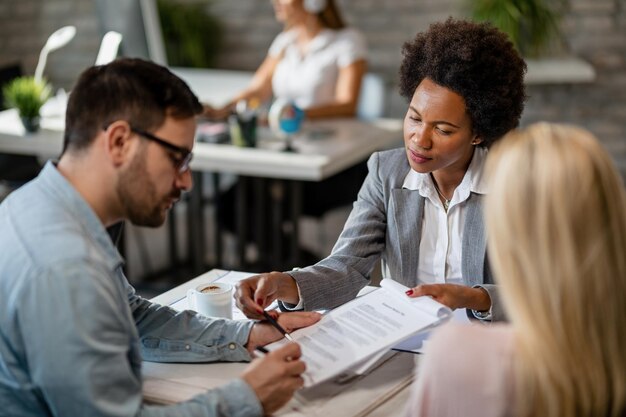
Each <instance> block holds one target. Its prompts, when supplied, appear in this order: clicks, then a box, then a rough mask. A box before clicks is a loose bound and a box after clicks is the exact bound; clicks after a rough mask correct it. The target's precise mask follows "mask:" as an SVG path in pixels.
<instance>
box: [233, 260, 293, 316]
mask: <svg viewBox="0 0 626 417" xmlns="http://www.w3.org/2000/svg"><path fill="white" fill-rule="evenodd" d="M276 299H278V300H281V301H285V302H287V303H289V304H298V301H299V296H298V285H297V284H296V281H295V280H294V279H293V278H292V277H291V275H289V274H285V273H283V272H268V273H266V274H260V275H255V276H253V277H250V278H247V279H244V280H241V281H239V282H238V283H237V289H236V290H235V303H236V304H237V307H239V309H240V310H241V311H243V314H245V315H246V317H248V318H251V319H261V320H262V319H263V310H264V309H265V307H267V306H268V305H270V304H272V302H273V301H274V300H276Z"/></svg>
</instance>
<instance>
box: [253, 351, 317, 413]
mask: <svg viewBox="0 0 626 417" xmlns="http://www.w3.org/2000/svg"><path fill="white" fill-rule="evenodd" d="M301 355H302V353H301V351H300V346H299V345H298V344H297V343H289V344H287V345H285V346H283V347H281V348H280V349H276V350H273V351H272V352H270V353H268V354H267V355H266V356H265V357H263V358H261V359H256V360H254V361H253V362H252V364H250V366H248V368H247V369H246V370H245V371H244V373H243V375H242V376H241V377H242V378H243V380H244V381H246V382H247V383H248V385H250V387H251V388H252V390H253V391H254V393H255V394H256V396H257V398H258V399H259V401H260V402H261V405H262V406H263V411H264V412H265V414H266V415H267V414H270V413H272V412H274V411H276V410H278V409H279V408H280V407H282V406H283V405H285V404H286V403H287V401H289V399H290V398H291V397H292V396H293V394H294V392H295V391H296V390H297V389H299V388H302V386H303V385H304V380H303V379H302V377H301V376H300V375H301V374H302V373H303V372H304V371H305V369H306V366H305V364H304V362H302V361H301V360H299V358H300V356H301Z"/></svg>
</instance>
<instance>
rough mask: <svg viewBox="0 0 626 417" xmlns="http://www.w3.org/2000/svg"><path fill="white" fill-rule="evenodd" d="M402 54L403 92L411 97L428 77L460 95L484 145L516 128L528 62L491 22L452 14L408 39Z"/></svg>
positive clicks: (474, 128) (409, 98)
mask: <svg viewBox="0 0 626 417" xmlns="http://www.w3.org/2000/svg"><path fill="white" fill-rule="evenodd" d="M402 55H403V59H402V65H401V66H400V94H401V95H402V96H403V97H405V98H406V99H407V100H409V101H410V100H411V98H412V97H413V94H414V93H415V89H416V88H417V86H418V85H419V84H420V83H421V82H422V80H423V79H424V78H428V79H430V80H432V81H434V82H435V83H437V84H439V85H441V86H443V87H446V88H448V89H450V90H452V91H454V92H455V93H457V94H459V95H460V96H461V97H463V99H464V100H465V105H466V107H467V112H468V114H469V116H470V119H471V120H472V127H473V132H474V134H476V135H478V136H479V137H480V138H482V142H481V144H480V146H485V147H489V146H490V145H491V144H492V143H493V142H495V141H496V140H498V139H499V138H501V137H502V136H503V135H504V134H505V133H507V132H508V131H509V130H511V129H513V128H515V127H517V126H518V124H519V119H520V116H521V114H522V110H523V109H524V101H525V100H526V93H525V90H524V73H525V72H526V63H525V62H524V60H523V59H522V58H521V57H520V55H519V54H518V53H517V51H516V50H515V47H514V46H513V44H512V43H511V42H510V41H509V39H508V37H507V35H506V34H505V33H503V32H501V31H500V30H498V29H496V28H494V27H493V26H491V25H490V24H488V23H472V22H467V21H463V20H455V19H453V18H448V20H446V21H445V22H443V23H434V24H432V25H431V26H430V27H429V29H428V31H426V32H422V33H418V34H417V36H416V37H415V39H413V40H412V41H410V42H406V43H405V44H404V45H403V47H402Z"/></svg>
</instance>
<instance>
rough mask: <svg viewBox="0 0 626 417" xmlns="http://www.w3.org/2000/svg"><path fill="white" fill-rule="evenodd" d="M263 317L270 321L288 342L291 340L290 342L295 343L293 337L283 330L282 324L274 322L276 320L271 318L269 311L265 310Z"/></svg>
mask: <svg viewBox="0 0 626 417" xmlns="http://www.w3.org/2000/svg"><path fill="white" fill-rule="evenodd" d="M263 316H264V317H265V320H267V321H269V322H270V324H271V325H272V326H274V327H275V328H276V330H278V331H279V332H281V333H282V335H283V336H285V338H286V339H287V340H289V341H290V342H293V341H294V340H293V337H291V335H290V334H289V333H287V331H286V330H285V329H283V327H282V326H281V325H280V324H278V322H277V321H276V320H274V318H273V317H272V316H270V315H269V314H268V312H267V311H265V310H263Z"/></svg>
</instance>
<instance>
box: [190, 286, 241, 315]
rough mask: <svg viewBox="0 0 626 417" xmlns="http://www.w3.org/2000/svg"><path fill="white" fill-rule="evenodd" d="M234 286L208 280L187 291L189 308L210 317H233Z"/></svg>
mask: <svg viewBox="0 0 626 417" xmlns="http://www.w3.org/2000/svg"><path fill="white" fill-rule="evenodd" d="M232 293H233V286H232V285H231V284H228V283H226V282H207V283H204V284H201V285H198V286H197V287H195V288H190V289H189V290H188V291H187V302H188V303H189V308H190V309H192V310H195V311H197V312H198V313H200V314H202V315H204V316H208V317H223V318H227V319H232V318H233V294H232Z"/></svg>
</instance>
